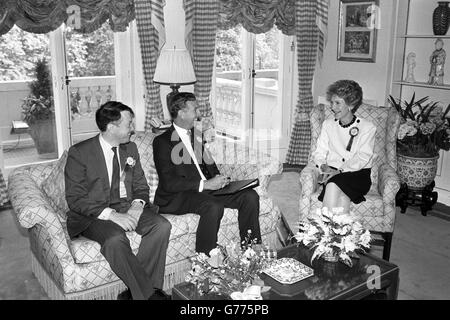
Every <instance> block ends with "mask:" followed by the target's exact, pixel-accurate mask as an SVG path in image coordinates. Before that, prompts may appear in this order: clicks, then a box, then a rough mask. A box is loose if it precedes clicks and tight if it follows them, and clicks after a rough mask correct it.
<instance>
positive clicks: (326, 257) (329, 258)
mask: <svg viewBox="0 0 450 320" xmlns="http://www.w3.org/2000/svg"><path fill="white" fill-rule="evenodd" d="M321 257H322V259H323V260H325V261H328V262H338V261H339V256H338V255H337V254H335V253H328V252H325V253H324V254H323V255H322V256H321Z"/></svg>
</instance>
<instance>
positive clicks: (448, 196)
mask: <svg viewBox="0 0 450 320" xmlns="http://www.w3.org/2000/svg"><path fill="white" fill-rule="evenodd" d="M437 6H438V1H437V0H398V6H397V12H396V16H397V19H396V28H395V29H396V30H395V45H394V52H393V55H392V56H393V59H394V60H393V68H392V83H391V95H392V96H394V97H396V98H401V99H402V100H403V99H410V98H411V97H412V95H413V93H415V94H416V98H421V97H424V96H429V97H430V100H432V101H439V102H440V103H441V104H442V106H443V107H444V108H445V107H446V106H447V105H448V104H449V103H450V31H448V32H447V35H444V36H435V35H434V34H433V11H434V9H435V8H436V7H437ZM437 39H441V40H442V41H443V43H444V46H443V48H444V50H445V51H446V53H447V59H446V63H445V65H444V79H443V80H444V81H443V82H444V84H443V85H439V86H436V85H430V84H428V79H429V73H430V67H431V64H430V56H431V54H432V52H433V51H434V50H435V42H436V40H437ZM411 52H414V53H415V55H416V58H415V62H416V66H415V68H414V78H415V82H407V81H405V80H406V78H407V69H408V64H407V57H408V55H409V53H411ZM435 182H436V188H435V190H436V191H438V192H439V198H438V201H439V202H442V203H445V204H447V205H450V151H447V152H445V151H441V154H440V158H439V164H438V172H437V176H436V180H435Z"/></svg>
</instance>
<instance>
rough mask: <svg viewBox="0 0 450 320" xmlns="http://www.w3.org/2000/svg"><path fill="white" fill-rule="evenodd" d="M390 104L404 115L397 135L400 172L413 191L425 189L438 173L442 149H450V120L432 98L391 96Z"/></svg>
mask: <svg viewBox="0 0 450 320" xmlns="http://www.w3.org/2000/svg"><path fill="white" fill-rule="evenodd" d="M389 102H390V104H391V105H392V106H393V107H395V108H396V109H397V111H398V113H399V114H400V117H401V123H400V127H399V130H398V135H397V160H398V174H399V176H400V179H401V181H402V182H403V183H406V184H407V185H408V187H409V188H411V189H413V190H422V189H423V188H425V186H427V185H429V184H430V183H432V181H433V180H434V178H435V176H436V170H437V160H438V159H439V152H440V150H441V149H442V150H446V151H448V150H449V149H450V129H449V128H450V119H449V118H446V115H447V114H448V113H449V111H450V104H449V105H448V106H447V108H446V109H445V111H443V108H442V107H441V106H439V104H438V103H437V102H432V101H429V97H428V96H427V97H423V98H421V99H419V100H417V101H416V100H415V93H414V94H413V96H412V98H411V100H409V101H408V100H403V101H401V100H399V99H395V98H393V97H392V96H389Z"/></svg>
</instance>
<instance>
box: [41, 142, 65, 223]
mask: <svg viewBox="0 0 450 320" xmlns="http://www.w3.org/2000/svg"><path fill="white" fill-rule="evenodd" d="M67 154H68V153H67V150H66V151H64V153H63V154H62V156H61V158H59V160H58V161H57V163H56V165H55V167H54V168H53V170H52V171H51V172H50V174H49V175H48V176H47V178H45V180H44V181H42V185H41V188H42V190H44V192H45V194H46V195H47V197H48V198H49V199H50V202H51V204H52V206H53V208H54V209H55V210H56V212H57V213H58V215H59V216H60V217H61V218H62V219H63V220H66V218H67V216H66V213H67V211H69V207H68V206H67V202H66V196H65V194H66V193H65V183H64V167H65V166H66V161H67Z"/></svg>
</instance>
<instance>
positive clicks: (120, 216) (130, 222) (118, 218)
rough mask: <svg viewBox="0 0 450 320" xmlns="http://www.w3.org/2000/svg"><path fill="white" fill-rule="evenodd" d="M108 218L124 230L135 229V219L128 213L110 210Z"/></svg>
mask: <svg viewBox="0 0 450 320" xmlns="http://www.w3.org/2000/svg"><path fill="white" fill-rule="evenodd" d="M109 220H111V221H112V222H114V223H116V224H118V225H119V226H120V227H121V228H122V229H123V230H125V231H133V230H134V229H136V225H137V219H136V218H135V217H133V216H132V215H130V214H128V213H118V212H116V211H112V212H111V214H110V216H109Z"/></svg>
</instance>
